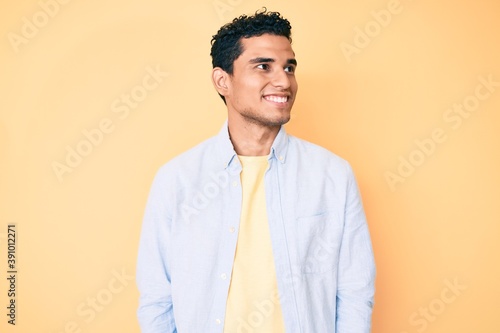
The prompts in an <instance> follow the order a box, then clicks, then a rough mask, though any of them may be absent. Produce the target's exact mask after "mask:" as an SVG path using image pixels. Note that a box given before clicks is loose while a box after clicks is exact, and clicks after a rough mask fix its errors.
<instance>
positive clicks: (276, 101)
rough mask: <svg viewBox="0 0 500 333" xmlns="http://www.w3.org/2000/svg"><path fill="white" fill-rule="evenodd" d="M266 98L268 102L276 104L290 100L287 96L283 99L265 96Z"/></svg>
mask: <svg viewBox="0 0 500 333" xmlns="http://www.w3.org/2000/svg"><path fill="white" fill-rule="evenodd" d="M264 98H265V99H266V100H268V101H271V102H275V103H286V101H287V100H288V97H286V96H283V97H280V96H265V97H264Z"/></svg>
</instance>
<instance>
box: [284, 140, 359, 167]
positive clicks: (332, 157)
mask: <svg viewBox="0 0 500 333" xmlns="http://www.w3.org/2000/svg"><path fill="white" fill-rule="evenodd" d="M288 140H289V149H290V153H291V154H292V158H297V159H299V160H301V161H304V162H307V163H308V164H309V165H310V166H318V167H321V168H326V169H328V170H335V171H336V172H337V173H339V172H341V173H343V174H345V175H348V174H352V169H351V166H350V164H349V162H348V161H347V160H345V159H344V158H342V157H340V156H339V155H337V154H335V153H333V152H332V151H330V150H328V149H326V148H324V147H322V146H320V145H317V144H315V143H312V142H310V141H307V140H304V139H301V138H298V137H296V136H293V135H288Z"/></svg>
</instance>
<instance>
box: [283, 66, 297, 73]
mask: <svg viewBox="0 0 500 333" xmlns="http://www.w3.org/2000/svg"><path fill="white" fill-rule="evenodd" d="M285 72H288V73H295V66H287V67H285Z"/></svg>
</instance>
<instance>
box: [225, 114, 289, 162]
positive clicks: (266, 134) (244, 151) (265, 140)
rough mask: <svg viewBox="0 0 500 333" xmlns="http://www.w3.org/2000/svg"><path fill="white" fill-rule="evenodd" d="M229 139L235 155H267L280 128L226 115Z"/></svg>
mask: <svg viewBox="0 0 500 333" xmlns="http://www.w3.org/2000/svg"><path fill="white" fill-rule="evenodd" d="M228 129H229V137H230V138H231V142H232V144H233V147H234V150H235V151H236V154H238V155H242V156H264V155H269V152H270V151H271V146H272V145H273V142H274V139H275V138H276V136H277V135H278V133H279V130H280V126H265V125H262V124H258V123H255V122H250V121H248V120H247V119H244V118H243V117H237V116H236V117H234V116H233V117H232V116H231V113H229V115H228Z"/></svg>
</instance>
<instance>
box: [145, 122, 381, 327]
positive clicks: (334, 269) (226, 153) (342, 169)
mask: <svg viewBox="0 0 500 333" xmlns="http://www.w3.org/2000/svg"><path fill="white" fill-rule="evenodd" d="M268 160H269V168H268V169H267V171H266V174H265V190H266V206H267V215H268V220H269V230H270V234H271V242H272V249H273V255H274V263H275V267H276V275H277V283H278V290H279V297H280V304H281V308H282V312H283V318H284V321H285V327H286V332H289V333H327V332H328V333H334V332H336V333H368V332H370V327H371V313H372V307H373V297H374V279H375V264H374V258H373V252H372V246H371V241H370V236H369V232H368V226H367V223H366V219H365V214H364V211H363V207H362V203H361V198H360V195H359V191H358V187H357V184H356V181H355V178H354V176H353V173H352V170H351V167H350V166H349V164H348V163H347V162H346V161H344V160H343V159H341V158H340V157H338V156H336V155H335V154H333V153H331V152H329V151H328V150H326V149H324V148H321V147H319V146H317V145H314V144H312V143H309V142H307V141H304V140H301V139H298V138H296V137H294V136H291V135H288V134H287V133H286V132H285V129H284V127H282V128H281V130H280V131H279V133H278V135H277V137H276V138H275V140H274V143H273V145H272V148H271V151H270V153H269V157H268ZM240 172H241V164H240V162H239V159H238V157H237V155H236V152H235V151H234V148H233V146H232V144H231V141H230V139H229V134H228V127H227V121H226V123H225V124H224V126H223V127H222V129H221V131H220V132H219V134H218V135H217V136H214V137H212V138H210V139H208V140H206V141H204V142H202V143H201V144H199V145H198V146H196V147H194V148H192V149H190V150H188V151H187V152H185V153H183V154H181V155H179V156H178V157H176V158H174V159H173V160H171V161H170V162H168V163H167V164H165V165H164V166H163V167H161V168H160V170H159V171H158V173H157V174H156V177H155V179H154V181H153V185H152V187H151V191H150V195H149V199H148V202H147V207H146V211H145V215H144V221H143V226H142V234H141V240H140V247H139V256H138V264H137V284H138V288H139V292H140V300H139V308H138V312H137V313H138V319H139V323H140V326H141V329H142V332H143V333H170V332H178V333H221V332H222V331H223V327H224V316H225V310H226V300H227V295H228V290H229V284H230V282H231V272H232V268H233V261H234V254H235V249H236V242H237V238H238V229H239V223H240V213H241V199H242V198H241V194H242V191H241V183H240ZM262 274H266V272H262ZM274 296H276V295H274ZM272 299H273V295H270V298H269V300H272ZM264 301H265V300H263V303H262V304H261V305H259V304H256V308H255V311H254V312H253V313H249V314H248V317H247V318H240V321H241V332H245V333H247V332H249V333H250V332H254V331H255V332H258V331H257V328H258V327H257V326H258V323H259V320H264V319H265V316H266V310H265V308H264V307H263V304H269V302H267V303H265V302H264ZM226 333H240V332H226Z"/></svg>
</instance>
